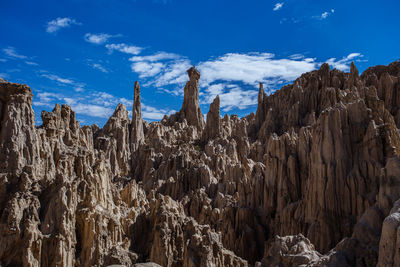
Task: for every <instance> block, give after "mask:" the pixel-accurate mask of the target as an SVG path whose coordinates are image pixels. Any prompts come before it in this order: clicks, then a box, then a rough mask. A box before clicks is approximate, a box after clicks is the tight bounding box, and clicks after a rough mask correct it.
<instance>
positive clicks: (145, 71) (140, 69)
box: [131, 61, 164, 78]
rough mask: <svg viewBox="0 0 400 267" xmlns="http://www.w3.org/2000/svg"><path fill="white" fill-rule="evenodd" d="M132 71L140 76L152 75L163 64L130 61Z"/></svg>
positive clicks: (159, 70) (157, 71) (159, 69)
mask: <svg viewBox="0 0 400 267" xmlns="http://www.w3.org/2000/svg"><path fill="white" fill-rule="evenodd" d="M131 68H132V71H134V72H136V73H138V74H139V77H140V78H147V77H152V76H154V75H156V74H158V73H160V72H161V70H162V69H163V68H164V64H162V63H159V62H155V63H154V62H146V61H140V62H135V63H132V65H131Z"/></svg>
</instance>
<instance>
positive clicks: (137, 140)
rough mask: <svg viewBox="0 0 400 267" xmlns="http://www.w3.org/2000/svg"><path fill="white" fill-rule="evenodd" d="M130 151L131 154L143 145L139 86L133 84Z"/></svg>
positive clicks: (137, 83)
mask: <svg viewBox="0 0 400 267" xmlns="http://www.w3.org/2000/svg"><path fill="white" fill-rule="evenodd" d="M131 143H132V146H131V149H132V152H133V151H136V150H137V148H138V147H139V146H140V145H141V144H143V143H144V132H143V118H142V107H141V102H140V85H139V82H137V81H136V82H135V88H134V95H133V108H132V126H131Z"/></svg>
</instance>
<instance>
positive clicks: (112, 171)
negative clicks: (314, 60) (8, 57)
mask: <svg viewBox="0 0 400 267" xmlns="http://www.w3.org/2000/svg"><path fill="white" fill-rule="evenodd" d="M188 74H189V78H190V80H189V81H188V82H187V84H186V86H185V90H184V93H185V95H184V102H183V105H182V109H181V111H179V112H178V113H176V114H174V115H172V116H170V117H168V116H165V117H164V118H163V120H162V121H160V122H152V123H150V124H148V123H147V122H144V121H143V119H142V115H141V107H140V105H141V104H140V87H139V84H138V83H135V90H134V105H133V112H132V121H131V120H130V119H129V117H128V111H127V110H126V108H125V106H124V105H118V106H117V108H116V110H115V112H114V114H113V115H112V116H111V118H110V119H109V120H108V122H107V123H106V124H105V126H104V127H103V128H102V129H100V128H99V127H97V126H96V125H93V126H83V127H80V125H79V123H78V122H77V121H76V119H75V113H74V112H73V111H72V110H71V108H70V107H69V106H67V105H62V106H60V105H56V106H55V108H54V110H53V111H52V112H45V111H43V112H42V114H41V116H42V121H43V125H41V126H35V119H34V112H33V110H32V93H31V90H30V88H29V87H28V86H26V85H20V84H14V83H9V82H6V81H4V80H0V119H1V125H0V192H1V193H0V215H1V218H0V241H1V242H0V265H1V266H107V265H113V264H118V265H125V266H132V265H135V264H137V265H136V266H157V264H159V265H161V266H248V265H252V266H300V265H301V266H376V265H378V266H400V133H399V127H400V62H394V63H392V64H390V65H388V66H376V67H371V68H369V69H367V70H366V71H365V72H364V73H363V74H362V75H361V76H359V74H358V71H357V69H356V67H355V66H354V64H352V65H351V70H350V73H344V72H341V71H338V70H336V69H334V70H330V67H329V65H327V64H323V65H322V66H321V68H320V69H319V70H316V71H313V72H310V73H306V74H303V75H302V76H301V77H300V78H298V79H297V80H295V81H294V83H293V84H290V85H286V86H284V87H283V88H282V89H280V90H279V91H277V92H276V93H274V94H273V95H270V96H267V95H266V94H265V93H264V91H263V88H262V85H260V91H259V97H258V108H257V112H256V114H250V115H248V116H247V117H244V118H239V117H237V116H235V115H231V116H228V115H225V116H224V117H223V118H222V119H221V118H220V115H219V104H220V102H219V98H218V97H217V98H216V99H215V100H214V102H213V103H212V104H211V106H210V111H209V112H208V114H207V120H206V123H205V124H204V120H203V115H202V113H201V110H200V106H199V83H198V82H199V78H200V73H199V72H198V71H197V70H196V69H195V68H191V69H189V70H188ZM140 262H142V263H143V262H153V263H152V264H150V263H147V264H138V263H140Z"/></svg>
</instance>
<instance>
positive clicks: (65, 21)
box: [46, 18, 81, 33]
mask: <svg viewBox="0 0 400 267" xmlns="http://www.w3.org/2000/svg"><path fill="white" fill-rule="evenodd" d="M71 25H81V23H79V22H77V21H76V20H75V19H73V18H56V19H54V20H51V21H49V22H47V27H46V32H48V33H56V32H57V31H58V30H60V29H62V28H67V27H70V26H71Z"/></svg>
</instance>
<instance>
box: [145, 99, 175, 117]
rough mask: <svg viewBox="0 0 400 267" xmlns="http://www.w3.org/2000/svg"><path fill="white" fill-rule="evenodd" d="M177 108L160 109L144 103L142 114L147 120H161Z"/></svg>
mask: <svg viewBox="0 0 400 267" xmlns="http://www.w3.org/2000/svg"><path fill="white" fill-rule="evenodd" d="M175 112H176V110H168V109H159V108H155V107H152V106H148V105H146V104H143V103H142V116H143V118H144V119H147V120H161V119H162V118H163V117H164V115H170V114H173V113H175Z"/></svg>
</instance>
